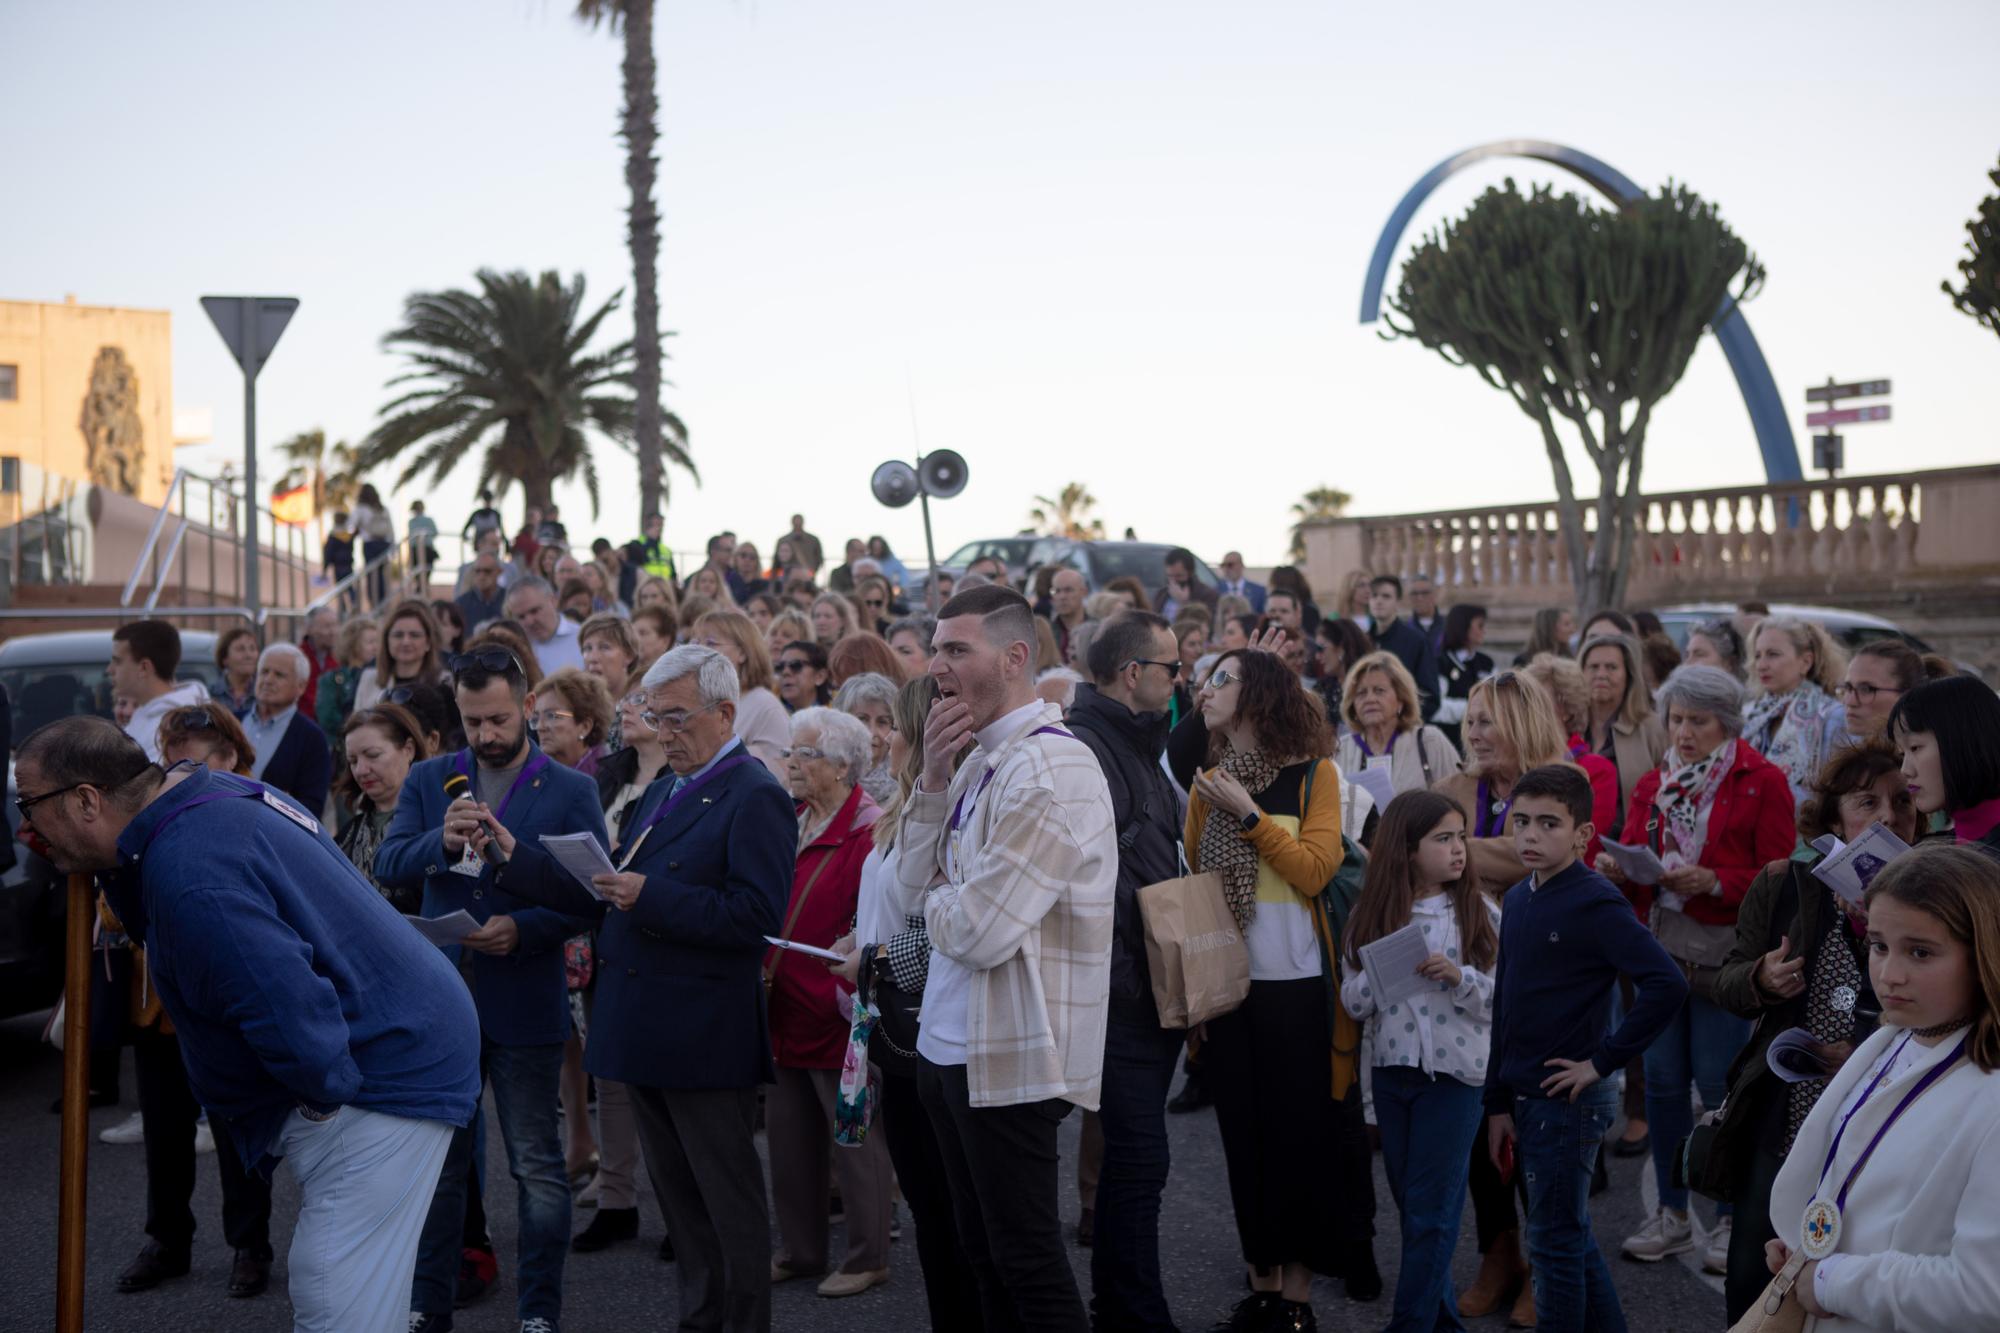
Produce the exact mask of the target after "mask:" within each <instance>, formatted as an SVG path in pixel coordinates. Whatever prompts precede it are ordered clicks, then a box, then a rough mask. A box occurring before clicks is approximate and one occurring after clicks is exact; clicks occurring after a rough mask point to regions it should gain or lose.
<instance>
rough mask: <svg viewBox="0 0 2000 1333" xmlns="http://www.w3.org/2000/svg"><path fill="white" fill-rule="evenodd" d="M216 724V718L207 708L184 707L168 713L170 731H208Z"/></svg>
mask: <svg viewBox="0 0 2000 1333" xmlns="http://www.w3.org/2000/svg"><path fill="white" fill-rule="evenodd" d="M214 725H215V718H214V717H212V716H210V714H209V711H208V710H207V709H206V708H182V709H180V710H178V711H176V712H172V713H169V714H167V729H168V730H169V731H207V730H208V729H209V728H210V727H213V726H214Z"/></svg>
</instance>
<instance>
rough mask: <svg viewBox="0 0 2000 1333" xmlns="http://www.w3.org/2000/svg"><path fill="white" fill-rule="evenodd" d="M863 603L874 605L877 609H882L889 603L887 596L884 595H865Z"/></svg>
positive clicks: (864, 604)
mask: <svg viewBox="0 0 2000 1333" xmlns="http://www.w3.org/2000/svg"><path fill="white" fill-rule="evenodd" d="M861 604H862V605H863V606H872V607H874V608H875V609H876V610H877V611H880V610H881V609H882V608H883V607H885V606H887V605H888V604H889V603H888V600H887V599H886V598H882V597H864V598H862V599H861Z"/></svg>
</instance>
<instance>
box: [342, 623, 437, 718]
mask: <svg viewBox="0 0 2000 1333" xmlns="http://www.w3.org/2000/svg"><path fill="white" fill-rule="evenodd" d="M443 642H444V635H443V633H442V632H440V631H439V629H438V623H437V617H436V616H433V615H432V614H431V608H430V605H429V604H428V603H426V602H419V601H416V600H415V599H411V600H409V601H404V602H398V603H396V606H395V609H394V610H392V611H390V612H389V617H388V619H387V620H384V621H383V622H382V647H381V649H380V650H379V651H378V653H377V655H376V658H375V669H374V670H373V671H369V672H364V673H363V674H362V676H361V680H360V682H359V683H358V684H357V685H356V686H355V688H354V706H355V707H356V708H372V707H374V706H375V705H376V704H377V703H379V702H380V701H381V698H382V695H383V693H384V692H385V691H387V690H389V689H392V688H393V687H395V686H397V685H415V684H418V683H420V682H423V681H444V682H447V683H448V682H449V681H450V680H451V673H450V672H448V671H446V670H445V668H444V652H443V647H442V645H443Z"/></svg>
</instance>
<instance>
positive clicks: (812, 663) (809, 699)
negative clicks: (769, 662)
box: [775, 639, 833, 713]
mask: <svg viewBox="0 0 2000 1333" xmlns="http://www.w3.org/2000/svg"><path fill="white" fill-rule="evenodd" d="M775 669H776V671H777V677H778V698H779V700H780V701H782V702H783V703H784V705H785V709H786V711H788V712H793V713H796V712H798V711H799V710H800V709H801V708H812V707H815V706H824V705H826V704H830V703H832V702H833V685H832V684H831V677H832V674H833V673H832V672H831V671H830V670H829V669H828V667H827V660H826V649H824V648H822V647H820V646H819V645H818V644H817V643H814V642H813V641H812V640H811V639H800V640H798V641H797V642H795V643H788V644H786V645H785V646H784V647H783V648H782V649H780V650H779V652H778V660H777V665H776V668H775Z"/></svg>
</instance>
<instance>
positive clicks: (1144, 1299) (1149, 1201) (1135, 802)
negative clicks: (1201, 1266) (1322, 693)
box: [1067, 611, 1185, 1331]
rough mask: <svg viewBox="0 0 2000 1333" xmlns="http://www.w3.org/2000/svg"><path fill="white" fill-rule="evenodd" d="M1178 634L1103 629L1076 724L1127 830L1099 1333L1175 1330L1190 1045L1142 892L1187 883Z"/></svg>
mask: <svg viewBox="0 0 2000 1333" xmlns="http://www.w3.org/2000/svg"><path fill="white" fill-rule="evenodd" d="M1179 658H1180V654H1179V651H1178V649H1177V646H1176V644H1175V642H1174V634H1173V630H1172V628H1171V627H1170V626H1169V625H1168V624H1167V622H1166V620H1165V619H1163V618H1162V617H1160V616H1156V615H1153V614H1152V613H1150V612H1145V611H1128V612H1125V613H1124V614H1122V615H1118V616H1115V617H1113V618H1112V619H1110V620H1107V621H1105V622H1104V625H1103V627H1102V628H1101V629H1100V630H1099V631H1098V634H1097V637H1096V638H1095V639H1093V640H1092V641H1091V645H1090V659H1089V662H1088V666H1089V668H1090V674H1091V675H1092V676H1093V677H1095V678H1096V681H1097V684H1096V685H1095V686H1094V687H1093V686H1090V685H1080V686H1078V687H1077V691H1076V702H1075V703H1074V704H1072V705H1071V707H1070V711H1069V717H1068V719H1067V724H1068V726H1069V729H1070V730H1071V731H1072V732H1074V733H1075V734H1076V737H1077V739H1078V740H1080V741H1082V742H1083V743H1084V744H1085V745H1088V746H1089V747H1090V751H1091V753H1092V754H1094V755H1096V756H1097V762H1098V763H1099V764H1101V765H1102V766H1103V768H1104V777H1105V780H1106V782H1107V783H1108V784H1109V785H1110V788H1111V808H1112V813H1113V816H1114V817H1115V818H1116V820H1117V825H1118V889H1117V907H1116V912H1115V916H1114V920H1113V928H1112V941H1111V997H1110V1009H1109V1013H1108V1015H1107V1020H1106V1023H1105V1034H1104V1084H1103V1092H1102V1094H1101V1099H1100V1101H1099V1104H1098V1116H1099V1118H1100V1121H1101V1123H1102V1125H1103V1129H1104V1163H1103V1169H1102V1174H1101V1175H1100V1176H1099V1178H1098V1183H1097V1206H1096V1229H1095V1237H1094V1245H1093V1247H1092V1249H1091V1252H1090V1282H1091V1291H1092V1295H1091V1299H1090V1305H1091V1324H1092V1326H1093V1327H1095V1328H1101V1329H1135V1330H1149V1331H1150V1330H1169V1329H1172V1328H1173V1326H1174V1324H1173V1320H1172V1318H1171V1317H1170V1316H1169V1315H1168V1312H1167V1299H1166V1295H1165V1293H1164V1292H1163V1291H1162V1290H1161V1287H1160V1193H1161V1191H1162V1190H1163V1189H1165V1188H1166V1184H1167V1166H1168V1153H1167V1116H1166V1101H1167V1089H1168V1087H1169V1085H1171V1084H1172V1082H1173V1077H1174V1062H1175V1060H1176V1058H1177V1057H1178V1056H1179V1055H1180V1050H1181V1039H1182V1038H1183V1036H1185V1034H1184V1033H1182V1032H1179V1031H1176V1030H1172V1029H1167V1028H1162V1027H1161V1026H1160V1015H1159V1010H1158V1008H1157V1006H1155V1004H1154V1002H1153V984H1152V979H1151V977H1150V976H1149V975H1148V973H1147V970H1146V932H1145V926H1144V924H1143V922H1141V920H1140V917H1139V890H1140V889H1141V888H1143V887H1144V886H1146V885H1148V884H1156V883H1158V882H1160V881H1161V880H1165V879H1172V878H1173V877H1174V876H1176V875H1178V874H1179V873H1180V861H1179V857H1178V854H1177V849H1178V847H1179V845H1180V829H1181V806H1180V795H1179V793H1178V792H1177V791H1176V790H1175V789H1174V784H1173V782H1172V780H1171V779H1169V778H1168V777H1167V775H1166V772H1165V770H1163V769H1162V768H1161V767H1160V756H1161V755H1162V754H1163V753H1164V752H1165V750H1166V745H1167V730H1168V725H1167V713H1166V707H1167V700H1168V699H1169V698H1170V697H1171V696H1172V694H1173V690H1174V682H1175V681H1176V680H1177V679H1178V678H1179V675H1180V661H1179Z"/></svg>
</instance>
